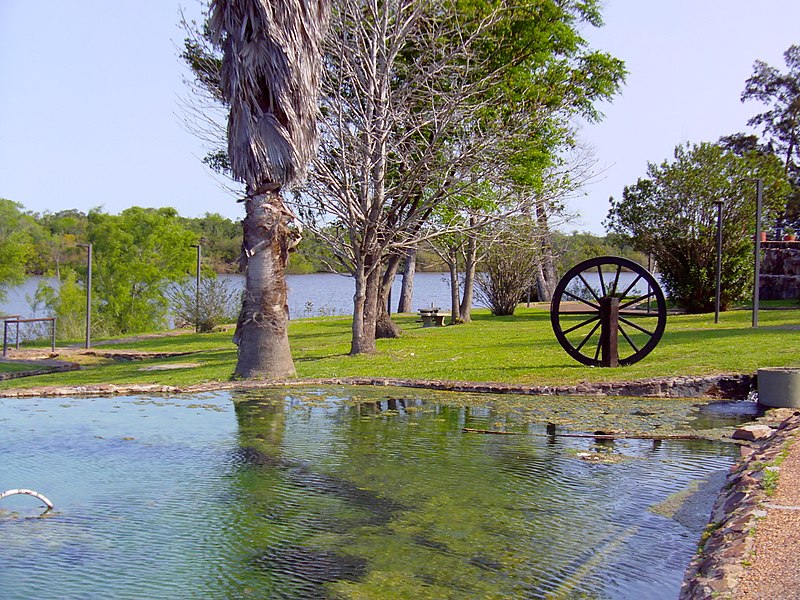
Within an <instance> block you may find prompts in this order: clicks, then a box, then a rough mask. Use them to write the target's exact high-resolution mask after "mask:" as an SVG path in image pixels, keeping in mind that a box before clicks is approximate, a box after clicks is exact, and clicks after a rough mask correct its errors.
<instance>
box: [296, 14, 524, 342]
mask: <svg viewBox="0 0 800 600" xmlns="http://www.w3.org/2000/svg"><path fill="white" fill-rule="evenodd" d="M499 18H500V15H499V11H498V12H497V13H494V12H493V13H490V14H488V15H485V16H483V17H482V18H481V19H480V20H479V21H477V22H476V21H470V22H468V23H467V22H462V20H463V17H462V16H461V15H460V14H459V13H458V12H457V11H456V10H455V6H454V5H453V4H451V3H449V2H446V1H441V0H425V1H420V0H413V1H412V0H390V1H387V2H377V1H376V0H342V1H341V2H339V3H337V6H336V9H335V10H334V12H333V15H332V25H331V28H332V35H331V36H330V37H329V41H330V45H329V47H328V52H327V54H326V77H325V80H324V83H323V85H324V93H323V96H322V101H321V105H322V111H323V115H324V119H323V120H322V123H321V125H322V140H321V148H320V154H319V156H318V158H317V159H316V160H315V162H314V169H313V173H312V177H311V178H310V179H309V185H308V186H307V189H306V193H305V195H304V198H305V201H306V205H305V208H304V210H303V214H304V215H306V216H313V215H317V216H319V218H320V222H322V223H325V222H326V220H325V219H331V218H332V219H333V220H335V221H336V222H337V223H340V224H341V226H342V229H343V232H344V236H342V237H340V238H335V239H334V238H331V237H330V236H328V239H329V242H330V243H331V244H332V246H333V248H334V251H335V252H336V253H337V255H338V256H339V258H340V260H341V262H342V264H343V265H344V266H345V268H346V269H347V270H348V271H349V272H350V273H351V274H352V275H353V277H354V280H355V288H356V292H355V296H354V312H353V317H354V318H353V331H352V343H351V352H352V353H354V354H355V353H361V352H374V351H375V349H376V347H375V338H376V324H377V323H378V321H379V318H380V314H381V312H382V311H384V310H385V307H384V302H383V301H382V294H381V290H382V289H384V290H385V289H386V285H387V283H389V282H390V280H391V274H390V276H388V277H387V276H385V273H386V267H387V261H389V263H390V264H389V266H390V267H393V268H395V269H396V267H397V266H398V264H399V259H398V257H399V256H400V255H401V254H402V253H404V252H405V251H406V250H407V249H408V248H411V247H414V246H416V245H417V244H418V243H420V241H422V240H424V239H429V238H430V237H432V236H435V235H440V234H441V233H442V232H443V231H448V230H452V229H454V228H455V229H464V228H465V225H464V224H463V223H447V222H442V221H441V220H440V221H439V227H437V228H436V229H433V228H431V227H428V224H429V223H430V219H431V215H432V214H433V212H434V211H435V210H436V209H437V207H438V206H441V205H443V204H445V203H446V202H448V201H450V200H451V199H452V198H454V197H456V196H458V195H463V194H465V193H467V190H468V188H469V187H470V186H471V185H472V182H473V181H485V180H487V179H491V178H492V177H497V176H499V174H500V173H502V172H503V170H504V163H505V161H506V160H507V157H506V155H505V154H504V151H503V149H504V147H506V140H507V138H508V137H509V136H513V135H514V132H513V131H509V130H503V131H501V130H500V129H499V128H497V127H487V126H485V124H484V125H482V124H481V123H480V122H479V121H478V120H477V119H476V117H475V115H476V114H477V113H479V112H480V110H481V108H483V107H486V106H487V105H488V104H489V103H490V102H491V99H490V94H489V93H488V89H489V88H490V87H491V85H492V83H493V82H494V81H496V78H497V77H498V73H497V72H490V73H486V74H484V75H483V76H480V77H478V76H476V72H478V71H479V70H478V69H477V67H476V65H475V63H474V61H476V60H477V56H478V52H477V50H476V46H477V45H478V43H479V41H480V40H481V39H482V35H483V34H485V33H486V31H487V30H488V29H489V28H490V27H491V26H492V25H493V24H494V23H496V22H497V20H498V19H499ZM532 118H535V112H534V113H531V115H529V116H528V117H527V120H526V124H528V125H529V123H530V119H532ZM312 226H313V224H312ZM318 231H319V233H318V235H320V236H322V237H325V235H326V232H325V231H324V230H323V228H322V227H320V228H319V230H318Z"/></svg>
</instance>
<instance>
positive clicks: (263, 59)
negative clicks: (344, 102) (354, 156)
mask: <svg viewBox="0 0 800 600" xmlns="http://www.w3.org/2000/svg"><path fill="white" fill-rule="evenodd" d="M326 21H327V5H326V2H325V1H324V0H317V1H316V2H312V1H305V0H271V1H267V0H214V1H213V2H212V4H211V16H210V21H209V26H210V30H211V33H212V41H213V42H214V44H215V45H217V46H218V47H219V48H220V49H221V51H222V63H221V69H220V72H219V81H220V83H221V86H220V88H221V92H222V99H223V100H224V102H225V104H227V106H228V107H229V108H230V112H229V116H228V129H227V140H228V152H227V157H228V160H229V162H230V170H231V173H232V175H233V177H234V178H235V179H237V180H239V181H241V182H243V183H244V184H245V186H246V193H247V196H246V197H245V198H244V203H245V211H246V216H245V218H244V221H243V222H242V228H243V242H242V259H241V260H242V262H243V263H244V264H243V266H244V273H245V292H244V295H243V301H242V308H241V312H240V314H239V319H238V322H237V325H236V334H235V335H234V341H235V342H236V344H237V345H238V346H239V352H238V361H237V364H236V371H235V375H236V376H239V377H246V378H252V377H285V376H291V375H294V373H295V370H294V363H293V362H292V355H291V351H290V348H289V338H288V335H287V325H288V318H289V315H288V306H287V297H286V283H285V269H286V261H287V259H288V254H289V251H290V250H292V248H293V247H294V246H295V245H296V244H297V242H298V241H299V236H298V235H297V234H296V233H295V232H294V231H293V230H292V229H291V228H290V224H291V222H292V220H293V216H292V213H291V212H290V211H289V210H288V209H287V208H286V205H285V204H284V201H283V198H282V196H281V190H282V188H283V187H285V186H286V187H291V186H293V185H296V184H298V183H299V182H300V181H301V180H302V178H303V176H304V174H305V171H306V168H307V165H308V163H309V162H310V160H311V158H312V156H313V155H314V152H315V148H316V142H317V130H316V122H317V121H316V117H317V90H318V87H319V79H320V58H321V45H322V40H323V38H324V35H325V29H326Z"/></svg>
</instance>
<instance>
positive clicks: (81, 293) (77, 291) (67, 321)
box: [34, 267, 86, 340]
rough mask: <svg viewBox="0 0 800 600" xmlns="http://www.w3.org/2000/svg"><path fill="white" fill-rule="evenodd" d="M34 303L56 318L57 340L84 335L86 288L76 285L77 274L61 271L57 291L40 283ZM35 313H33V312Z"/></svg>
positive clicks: (68, 269)
mask: <svg viewBox="0 0 800 600" xmlns="http://www.w3.org/2000/svg"><path fill="white" fill-rule="evenodd" d="M34 303H35V305H37V306H43V307H44V309H45V311H46V313H47V314H48V315H50V316H54V317H56V337H57V338H58V339H59V340H77V339H81V338H82V337H83V335H84V334H85V333H86V329H85V328H86V288H85V287H84V285H82V284H80V283H78V274H77V273H76V272H75V271H74V270H73V269H71V268H70V267H65V268H64V269H63V270H62V273H61V278H60V284H59V286H58V290H55V289H54V288H53V287H52V286H51V285H49V284H48V283H47V282H46V281H40V282H39V287H38V288H37V289H36V294H35V296H34ZM34 312H35V311H34Z"/></svg>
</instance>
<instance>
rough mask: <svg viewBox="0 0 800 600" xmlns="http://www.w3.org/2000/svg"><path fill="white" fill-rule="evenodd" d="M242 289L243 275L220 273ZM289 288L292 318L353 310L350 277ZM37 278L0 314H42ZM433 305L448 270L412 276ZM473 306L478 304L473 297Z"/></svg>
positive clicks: (295, 281) (319, 277)
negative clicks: (36, 301) (35, 307)
mask: <svg viewBox="0 0 800 600" xmlns="http://www.w3.org/2000/svg"><path fill="white" fill-rule="evenodd" d="M220 277H222V278H224V279H227V280H229V281H231V282H232V284H233V285H234V286H236V287H237V288H239V289H242V288H243V286H244V277H243V276H242V275H220ZM585 277H586V279H587V281H588V282H589V283H590V284H591V285H593V286H598V285H599V284H598V281H599V280H598V276H597V274H596V273H591V272H590V273H586V274H585ZM286 279H287V284H288V287H289V314H290V315H291V318H294V319H297V318H303V317H315V316H325V315H349V314H352V312H353V294H354V293H355V285H354V282H353V279H352V278H351V277H347V276H344V275H336V274H331V273H314V274H310V275H289V276H287V278H286ZM632 280H633V275H632V274H631V273H621V274H620V281H621V282H622V284H624V285H627V284H628V283H630V281H632ZM40 281H46V282H48V283H49V284H50V285H56V283H57V282H56V280H55V278H52V277H49V278H47V277H31V278H29V279H28V280H27V281H26V282H25V283H24V284H23V285H21V286H17V287H13V288H10V289H9V290H8V296H7V298H6V301H5V302H0V313H2V314H19V315H22V316H23V317H32V316H43V315H42V314H41V311H39V314H37V315H34V314H33V311H32V309H31V305H30V299H32V298H33V295H34V293H35V292H36V287H37V286H38V284H39V282H40ZM401 286H402V276H398V277H397V278H396V279H395V283H394V286H393V288H392V306H393V307H394V308H396V307H397V301H398V300H399V298H400V289H401ZM431 304H434V305H436V306H438V307H440V308H442V309H443V310H446V311H449V310H450V279H449V275H448V274H447V273H417V274H416V276H415V277H414V302H413V307H414V309H415V310H416V309H419V308H424V307H429V306H430V305H431ZM473 306H476V307H480V306H481V304H480V303H479V302H478V301H477V300H476V301H475V302H474V303H473Z"/></svg>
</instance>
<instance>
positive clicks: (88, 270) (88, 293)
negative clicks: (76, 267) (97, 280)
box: [78, 242, 92, 350]
mask: <svg viewBox="0 0 800 600" xmlns="http://www.w3.org/2000/svg"><path fill="white" fill-rule="evenodd" d="M78 246H80V247H81V248H86V345H85V347H86V349H87V350H88V349H89V345H90V343H91V340H92V243H91V242H89V243H88V244H78Z"/></svg>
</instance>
